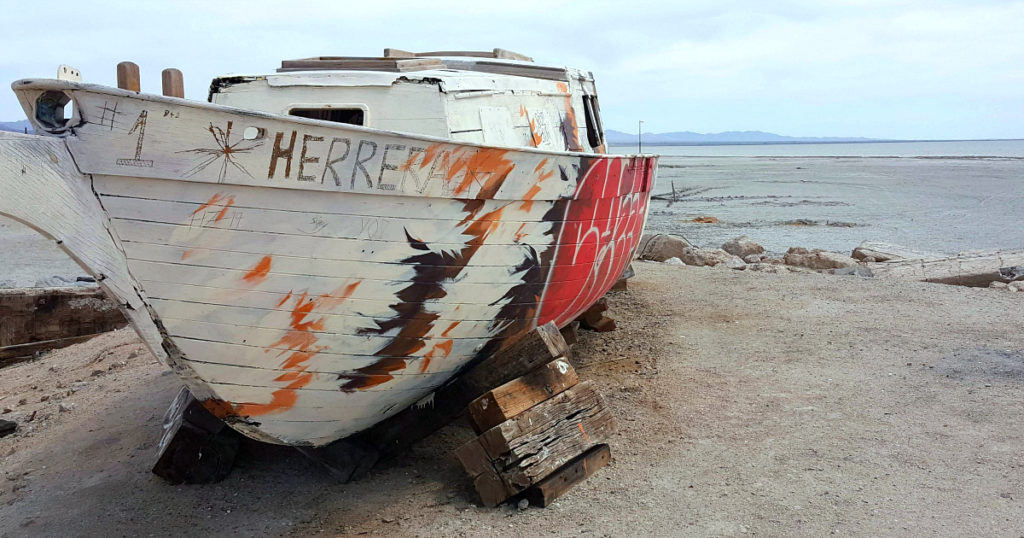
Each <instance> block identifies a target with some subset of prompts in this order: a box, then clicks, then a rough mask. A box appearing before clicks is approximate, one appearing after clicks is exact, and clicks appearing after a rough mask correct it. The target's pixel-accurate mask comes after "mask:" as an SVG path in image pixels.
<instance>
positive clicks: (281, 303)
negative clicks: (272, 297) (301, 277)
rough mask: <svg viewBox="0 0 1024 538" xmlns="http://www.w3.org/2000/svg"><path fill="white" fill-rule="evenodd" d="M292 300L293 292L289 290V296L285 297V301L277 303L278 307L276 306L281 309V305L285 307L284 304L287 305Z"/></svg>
mask: <svg viewBox="0 0 1024 538" xmlns="http://www.w3.org/2000/svg"><path fill="white" fill-rule="evenodd" d="M291 298H292V292H291V290H288V295H285V296H284V299H281V301H280V302H279V303H277V305H276V306H277V307H278V308H280V307H281V305H283V304H285V303H287V302H288V299H291Z"/></svg>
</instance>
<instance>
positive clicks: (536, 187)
mask: <svg viewBox="0 0 1024 538" xmlns="http://www.w3.org/2000/svg"><path fill="white" fill-rule="evenodd" d="M546 162H547V159H544V160H543V161H541V163H540V164H539V165H537V168H534V169H533V171H534V172H539V171H540V169H541V166H543V165H544V163H546ZM554 175H555V172H554V170H548V171H547V172H544V173H543V174H540V175H539V176H537V182H536V183H534V184H533V186H532V187H530V190H528V191H526V194H525V195H523V200H526V201H525V202H523V205H521V206H519V209H522V210H523V211H529V210H531V209H533V199H534V198H535V197H536V196H537V195H538V194H540V184H541V183H543V182H544V180H546V179H548V178H550V177H552V176H554Z"/></svg>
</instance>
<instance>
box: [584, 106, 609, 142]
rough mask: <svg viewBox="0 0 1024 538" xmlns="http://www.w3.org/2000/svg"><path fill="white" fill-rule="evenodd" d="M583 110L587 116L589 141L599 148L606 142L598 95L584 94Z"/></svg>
mask: <svg viewBox="0 0 1024 538" xmlns="http://www.w3.org/2000/svg"><path fill="white" fill-rule="evenodd" d="M583 110H584V112H585V113H586V117H587V118H586V119H587V141H588V142H590V147H592V148H597V147H598V146H601V145H602V144H604V127H603V126H602V125H601V107H600V106H598V104H597V97H596V96H593V95H584V96H583Z"/></svg>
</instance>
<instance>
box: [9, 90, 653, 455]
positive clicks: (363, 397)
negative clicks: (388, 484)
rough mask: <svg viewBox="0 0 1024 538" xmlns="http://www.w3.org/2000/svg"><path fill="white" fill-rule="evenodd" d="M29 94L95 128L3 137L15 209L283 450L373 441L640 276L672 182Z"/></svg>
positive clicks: (485, 150)
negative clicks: (380, 428)
mask: <svg viewBox="0 0 1024 538" xmlns="http://www.w3.org/2000/svg"><path fill="white" fill-rule="evenodd" d="M14 87H15V90H16V91H17V92H18V94H19V98H20V99H21V100H22V102H23V104H24V105H25V107H26V110H27V111H29V113H30V117H35V116H33V115H34V114H37V107H39V106H41V105H40V104H39V103H41V102H45V99H41V97H43V96H44V94H46V95H49V96H50V97H53V95H54V93H53V92H60V93H62V94H64V95H66V96H68V97H69V98H71V99H73V101H74V104H75V115H74V116H73V117H72V118H70V119H69V120H68V121H67V123H66V124H64V125H60V124H59V122H54V124H53V125H49V126H48V125H46V124H42V125H41V127H44V130H46V129H45V128H49V130H50V131H51V134H53V135H56V136H59V137H61V138H49V137H47V138H42V137H24V136H8V137H4V138H0V155H2V160H0V162H2V163H5V164H0V166H2V167H0V174H2V175H0V190H2V192H3V197H2V198H3V201H0V213H3V214H6V215H9V216H12V217H14V218H17V219H18V220H21V221H23V222H26V223H28V224H29V225H32V226H34V227H36V228H37V229H38V230H40V231H42V232H43V233H44V234H46V235H48V236H50V237H53V238H55V239H57V240H58V241H61V245H62V247H63V248H65V250H67V251H68V252H69V254H71V255H72V256H73V257H74V258H75V259H76V260H78V261H79V263H80V264H82V265H83V267H84V268H85V269H86V270H88V271H90V272H91V273H93V274H94V275H96V276H97V278H98V279H99V280H100V281H101V284H102V285H104V287H105V289H106V291H107V292H108V293H110V294H111V295H112V296H114V297H116V298H117V299H118V301H120V302H121V303H122V304H123V305H125V312H126V314H127V315H128V318H129V319H130V321H131V322H132V324H133V326H134V327H136V329H137V330H138V331H139V333H140V335H142V337H143V338H144V339H145V340H146V342H147V344H148V345H149V346H150V348H151V349H152V350H153V351H154V353H155V354H157V356H158V357H160V358H161V359H162V360H165V361H166V362H167V363H168V364H169V365H171V366H172V367H173V368H174V369H175V370H176V371H177V372H179V373H180V374H181V375H182V378H183V379H184V380H185V382H186V383H187V384H188V386H189V387H190V389H191V390H192V391H193V393H194V394H196V396H197V397H198V398H200V399H201V400H204V401H205V402H206V406H207V408H208V409H210V410H211V411H213V412H214V413H215V414H217V415H218V416H220V417H222V418H224V419H225V420H227V421H228V423H229V424H231V425H232V426H233V427H234V428H236V429H237V430H239V431H241V432H242V433H245V434H246V435H249V436H251V437H254V438H256V439H260V440H264V441H269V442H275V443H284V444H311V445H321V444H325V443H328V442H331V441H333V440H336V439H339V438H342V437H345V436H347V435H350V434H352V433H355V432H357V431H360V430H362V429H365V428H367V427H369V426H371V425H373V424H374V423H376V422H378V421H380V420H382V419H384V418H386V417H387V416H390V415H391V414H393V413H396V412H398V411H400V410H401V409H404V408H405V407H408V406H409V405H412V404H414V403H416V402H418V401H424V400H425V399H427V400H429V395H430V394H431V393H432V391H433V389H435V388H436V387H438V386H439V385H440V384H442V383H444V382H445V381H447V380H448V379H450V378H451V377H452V376H453V375H455V374H456V373H457V372H458V371H459V370H460V369H461V368H463V367H464V366H465V365H467V364H468V363H470V362H471V361H473V360H474V359H475V358H478V357H482V356H486V355H487V354H490V353H493V352H494V351H496V350H497V349H500V348H501V346H503V345H504V344H505V343H507V342H509V341H511V340H513V339H515V338H517V337H519V336H521V335H523V334H525V333H526V332H528V331H529V330H531V329H532V328H533V327H535V326H537V325H538V324H543V323H547V322H549V321H553V322H555V323H556V324H558V325H560V326H561V325H564V324H566V323H568V322H569V321H571V320H572V319H574V318H575V317H576V316H577V315H578V314H579V313H580V312H582V311H583V310H584V309H586V308H587V307H588V306H590V305H591V304H592V303H593V302H594V301H595V300H597V299H598V298H599V297H600V296H601V295H603V294H604V293H605V292H606V291H607V290H608V288H609V287H610V286H611V285H612V284H613V283H614V282H615V280H616V279H617V278H618V276H619V275H620V274H621V273H622V271H623V269H624V268H625V267H626V266H627V264H628V263H629V261H630V260H631V259H632V255H633V251H634V249H635V248H636V244H637V242H638V240H639V237H640V235H641V233H642V229H643V226H644V222H645V219H646V215H647V204H648V199H649V196H650V190H651V186H652V183H653V180H654V177H653V175H654V170H655V158H653V157H642V156H636V157H617V156H604V155H586V154H573V153H553V152H543V151H536V150H518V149H507V148H494V147H484V146H473V145H467V144H456V143H452V142H450V141H445V140H439V139H430V138H426V137H417V136H412V135H406V134H399V133H389V132H385V131H379V130H373V129H366V128H359V127H353V126H345V125H338V124H329V123H327V122H319V121H313V120H303V119H300V118H290V117H282V116H274V115H268V114H260V113H253V112H251V111H242V110H237V109H231V108H227V107H221V106H216V105H207V104H203V103H193V102H188V101H184V100H180V99H173V98H162V97H156V96H141V95H139V94H136V93H134V92H124V91H120V90H114V89H109V88H102V87H96V86H87V85H80V84H74V83H66V82H58V81H45V82H43V81H39V82H34V81H27V82H21V83H16V84H15V86H14ZM46 92H51V93H50V94H47V93H46ZM64 145H66V148H67V149H66V150H65V149H63V146H64ZM50 154H53V155H56V164H54V163H53V161H54V159H53V158H50V157H49V156H48V155H50ZM72 157H73V162H72ZM47 159H48V160H49V161H50V162H47ZM26 162H27V163H30V164H31V165H32V168H33V169H32V172H33V173H32V174H28V173H20V171H19V169H20V168H22V167H23V166H24V165H25V163H26ZM40 163H44V164H45V165H46V166H43V164H40ZM43 168H47V169H48V170H42V169H43ZM37 169H39V170H37ZM30 177H31V178H32V179H29V178H30ZM40 178H43V179H42V180H41V179H40ZM55 192H58V193H60V195H59V196H57V197H56V198H55V197H54V196H53V193H55ZM68 208H71V209H70V210H69V209H68ZM61 215H63V217H61Z"/></svg>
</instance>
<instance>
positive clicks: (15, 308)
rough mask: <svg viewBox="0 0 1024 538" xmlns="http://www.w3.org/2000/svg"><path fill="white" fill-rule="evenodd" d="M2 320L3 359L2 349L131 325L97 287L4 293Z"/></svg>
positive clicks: (0, 291) (1, 293)
mask: <svg viewBox="0 0 1024 538" xmlns="http://www.w3.org/2000/svg"><path fill="white" fill-rule="evenodd" d="M0 320H3V323H0V358H6V356H8V353H7V351H5V350H4V349H2V348H7V347H8V346H15V345H21V344H33V343H40V344H41V343H42V342H46V341H52V342H54V343H55V344H56V343H58V342H60V341H62V340H65V339H69V338H74V337H79V336H87V335H88V336H91V335H95V334H98V333H101V332H105V331H110V330H114V329H117V328H120V327H124V326H125V325H126V324H127V321H125V319H124V315H123V314H121V311H120V310H118V307H117V304H116V303H114V302H112V301H109V300H108V299H107V298H106V297H105V296H104V295H103V291H101V290H100V289H99V288H95V287H88V288H86V287H83V288H77V287H67V288H10V289H0ZM66 345H70V344H66ZM54 347H62V346H59V345H57V346H54ZM12 352H13V351H12Z"/></svg>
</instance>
